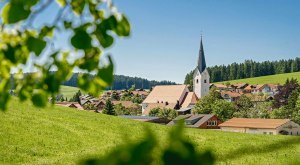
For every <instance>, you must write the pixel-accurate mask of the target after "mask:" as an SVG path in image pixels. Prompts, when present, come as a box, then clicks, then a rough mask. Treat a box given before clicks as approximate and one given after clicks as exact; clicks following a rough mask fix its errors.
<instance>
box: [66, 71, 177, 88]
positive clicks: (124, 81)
mask: <svg viewBox="0 0 300 165" xmlns="http://www.w3.org/2000/svg"><path fill="white" fill-rule="evenodd" d="M78 74H79V73H74V74H73V75H72V77H71V78H70V79H69V80H68V81H65V82H63V85H66V86H73V87H77V80H78ZM91 76H92V75H91ZM175 84H176V83H175V82H171V81H155V80H147V79H144V78H140V77H130V76H124V75H114V82H113V85H112V86H111V87H109V89H112V90H120V89H129V88H130V87H131V86H133V85H134V86H135V88H136V89H150V88H152V87H153V86H156V85H175Z"/></svg>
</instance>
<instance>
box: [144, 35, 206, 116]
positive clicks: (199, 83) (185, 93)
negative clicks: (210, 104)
mask: <svg viewBox="0 0 300 165" xmlns="http://www.w3.org/2000/svg"><path fill="white" fill-rule="evenodd" d="M209 79H210V76H209V73H208V71H207V68H206V62H205V56H204V49H203V43H202V37H201V41H200V50H199V56H198V63H197V67H196V69H195V71H194V75H193V84H194V86H193V91H192V92H191V91H190V90H189V89H188V86H187V85H161V86H156V87H154V88H153V90H152V91H151V93H150V94H149V95H148V96H147V97H146V99H145V100H144V101H143V103H142V113H143V115H148V114H149V112H150V110H151V109H153V108H156V107H160V108H164V107H165V108H171V109H176V110H179V109H186V108H189V109H190V107H192V106H193V105H194V104H195V103H196V102H197V100H198V99H199V98H201V97H203V96H205V95H207V94H208V92H209V87H210V84H209ZM189 109H188V110H189Z"/></svg>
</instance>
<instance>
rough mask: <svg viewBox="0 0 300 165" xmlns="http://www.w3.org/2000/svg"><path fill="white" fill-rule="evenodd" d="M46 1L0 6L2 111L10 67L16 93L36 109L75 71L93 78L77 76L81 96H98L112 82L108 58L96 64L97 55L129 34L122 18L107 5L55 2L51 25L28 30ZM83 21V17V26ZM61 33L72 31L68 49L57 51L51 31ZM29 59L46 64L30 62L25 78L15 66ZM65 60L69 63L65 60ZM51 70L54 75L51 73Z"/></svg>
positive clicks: (87, 1) (75, 0) (86, 0)
mask: <svg viewBox="0 0 300 165" xmlns="http://www.w3.org/2000/svg"><path fill="white" fill-rule="evenodd" d="M51 2H52V1H43V0H31V1H29V0H26V1H21V0H10V1H5V2H4V3H5V4H4V7H3V10H2V13H1V19H2V23H1V33H0V41H1V42H0V61H1V62H0V70H1V73H0V93H1V99H0V105H1V106H0V108H1V109H2V110H5V109H6V104H7V102H8V100H9V99H10V95H9V94H8V92H9V90H10V88H11V84H10V82H9V79H10V75H9V73H10V72H11V69H12V68H17V69H18V71H17V74H15V75H14V80H15V81H14V85H15V88H16V90H15V92H16V95H17V96H18V97H19V98H20V100H22V101H24V100H27V99H31V100H32V101H33V103H34V104H35V105H36V106H41V107H43V106H45V105H46V103H47V98H48V97H49V95H50V96H52V97H54V96H55V95H56V94H58V92H59V89H60V84H61V83H62V82H64V81H66V80H68V79H69V78H70V77H71V76H72V70H73V69H74V68H75V67H78V68H79V69H81V70H82V71H85V72H93V73H95V76H93V77H88V76H87V75H85V74H82V75H79V76H78V87H80V88H81V89H82V90H84V91H86V92H87V93H91V94H93V95H96V94H99V92H101V91H102V90H103V89H105V88H107V87H108V86H111V85H112V83H113V63H112V59H111V57H110V56H108V63H106V64H105V63H100V56H101V54H102V52H104V50H105V48H108V47H109V46H111V45H112V44H113V41H114V38H115V37H117V36H119V37H126V36H129V35H130V23H129V21H128V19H127V18H126V17H125V15H123V14H121V13H119V12H118V11H117V10H116V7H115V6H113V4H111V3H110V2H108V1H105V2H102V1H94V0H68V1H67V0H57V1H56V3H58V4H59V6H60V9H59V11H58V13H57V15H56V17H55V19H54V22H53V23H52V24H49V25H41V26H40V27H37V28H33V27H32V24H33V21H34V19H35V18H36V16H37V15H39V13H41V12H42V11H44V10H45V8H47V7H48V6H50V3H51ZM106 4H107V5H106ZM106 6H107V7H106ZM83 11H87V12H83ZM86 18H89V19H88V20H89V22H87V21H86V20H87V19H86ZM62 30H68V31H71V32H73V34H72V37H71V40H70V44H71V45H72V46H73V49H70V50H66V51H62V50H61V49H60V48H57V47H55V45H54V47H53V44H52V43H53V42H54V40H55V38H56V34H57V32H58V31H60V32H62ZM76 54H80V55H82V56H80V57H79V56H76ZM30 55H32V56H33V57H34V58H33V59H38V58H37V57H40V56H43V57H46V58H47V60H46V62H44V63H42V64H41V63H39V62H40V61H38V60H33V61H32V63H33V64H32V67H33V68H34V70H36V72H34V73H31V74H28V75H26V76H25V75H24V74H23V70H22V69H21V68H20V67H18V66H20V64H24V65H25V64H27V63H28V61H29V57H30ZM71 56H72V58H73V59H75V60H74V61H72V62H71V61H70V60H69V59H70V57H71ZM74 57H75V58H74ZM53 69H56V70H57V71H56V72H51V70H53ZM40 97H44V98H46V99H41V98H40Z"/></svg>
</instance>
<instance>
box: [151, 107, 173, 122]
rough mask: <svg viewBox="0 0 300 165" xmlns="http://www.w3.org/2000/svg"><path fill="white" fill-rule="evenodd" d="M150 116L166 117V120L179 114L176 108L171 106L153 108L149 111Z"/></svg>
mask: <svg viewBox="0 0 300 165" xmlns="http://www.w3.org/2000/svg"><path fill="white" fill-rule="evenodd" d="M149 116H156V117H160V118H162V119H165V120H166V122H167V121H170V120H172V119H174V118H176V117H177V116H178V114H177V112H176V110H174V109H170V108H159V107H157V108H153V109H151V110H150V112H149Z"/></svg>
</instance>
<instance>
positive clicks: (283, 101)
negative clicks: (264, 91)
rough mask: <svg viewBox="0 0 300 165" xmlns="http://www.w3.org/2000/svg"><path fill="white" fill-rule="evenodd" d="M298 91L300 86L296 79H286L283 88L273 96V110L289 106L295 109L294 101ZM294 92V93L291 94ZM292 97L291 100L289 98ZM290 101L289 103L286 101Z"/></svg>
mask: <svg viewBox="0 0 300 165" xmlns="http://www.w3.org/2000/svg"><path fill="white" fill-rule="evenodd" d="M299 90H300V85H299V84H298V81H297V80H296V79H293V78H292V79H291V80H289V79H287V80H286V83H285V84H284V86H283V87H282V88H281V89H280V90H279V92H278V93H277V94H276V95H275V96H274V102H273V108H279V107H281V106H284V105H287V104H290V106H291V108H294V107H295V101H296V100H295V99H297V92H298V91H299ZM293 91H295V92H293ZM291 97H293V100H291V99H290V98H291ZM288 99H290V103H289V101H288ZM291 101H292V102H291Z"/></svg>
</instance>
